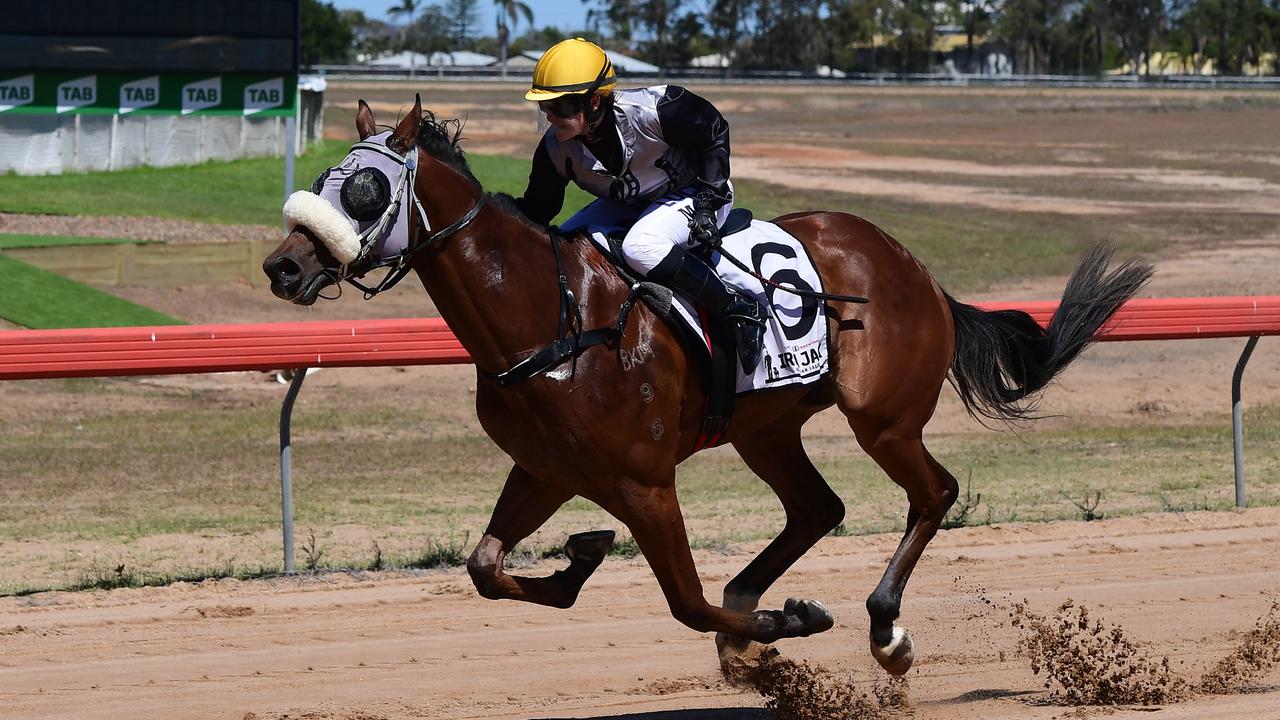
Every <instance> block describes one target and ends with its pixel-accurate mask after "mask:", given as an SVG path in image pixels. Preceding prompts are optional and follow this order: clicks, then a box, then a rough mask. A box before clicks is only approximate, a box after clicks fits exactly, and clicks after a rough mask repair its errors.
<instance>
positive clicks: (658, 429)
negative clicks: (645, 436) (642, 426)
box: [649, 418, 666, 440]
mask: <svg viewBox="0 0 1280 720" xmlns="http://www.w3.org/2000/svg"><path fill="white" fill-rule="evenodd" d="M665 431H666V428H664V427H662V418H654V420H653V424H652V425H650V426H649V432H651V433H653V439H654V440H661V439H662V433H663V432H665Z"/></svg>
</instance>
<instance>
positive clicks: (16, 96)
mask: <svg viewBox="0 0 1280 720" xmlns="http://www.w3.org/2000/svg"><path fill="white" fill-rule="evenodd" d="M297 86H298V79H297V77H296V76H292V75H265V74H261V73H257V74H255V73H223V74H217V73H172V74H167V73H159V74H157V73H92V74H86V73H84V72H83V71H82V72H74V73H59V72H35V73H30V72H28V73H22V74H15V73H8V74H7V73H5V72H4V71H0V113H13V114H31V115H61V114H64V113H69V114H76V113H79V114H85V115H125V114H134V115H193V114H195V115H245V116H268V117H272V116H281V117H291V116H293V115H294V109H295V108H294V99H295V96H296V95H297Z"/></svg>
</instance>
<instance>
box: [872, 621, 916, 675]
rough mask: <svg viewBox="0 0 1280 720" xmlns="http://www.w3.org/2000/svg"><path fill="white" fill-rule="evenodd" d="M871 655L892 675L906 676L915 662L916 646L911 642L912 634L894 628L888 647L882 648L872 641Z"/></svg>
mask: <svg viewBox="0 0 1280 720" xmlns="http://www.w3.org/2000/svg"><path fill="white" fill-rule="evenodd" d="M871 655H872V656H873V657H874V658H875V659H876V662H878V663H880V667H882V668H884V669H885V671H886V672H888V673H889V674H890V675H906V674H907V671H908V670H910V669H911V664H912V663H913V662H915V659H916V650H915V645H914V644H913V643H912V642H911V634H910V633H908V632H907V631H906V629H904V628H900V627H897V626H895V627H894V628H893V639H892V640H890V641H889V644H888V645H885V646H884V647H880V646H879V645H876V641H875V640H874V639H873V640H872V641H871Z"/></svg>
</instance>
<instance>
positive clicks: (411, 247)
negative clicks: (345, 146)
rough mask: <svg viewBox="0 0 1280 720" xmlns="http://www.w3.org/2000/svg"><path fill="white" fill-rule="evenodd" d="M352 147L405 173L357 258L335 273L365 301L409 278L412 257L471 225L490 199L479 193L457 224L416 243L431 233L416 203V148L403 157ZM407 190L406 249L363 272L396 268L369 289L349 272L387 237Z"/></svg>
mask: <svg viewBox="0 0 1280 720" xmlns="http://www.w3.org/2000/svg"><path fill="white" fill-rule="evenodd" d="M351 147H352V149H353V150H354V149H356V148H362V149H366V150H373V151H376V152H379V153H382V154H383V155H386V156H388V157H391V158H394V159H395V160H397V161H399V162H400V163H401V164H402V165H404V172H402V173H401V174H400V181H399V182H398V183H397V184H396V193H395V198H394V199H393V200H392V201H391V202H390V203H389V204H388V205H387V209H386V210H384V211H383V213H382V217H381V218H379V219H378V222H377V223H375V224H374V225H373V227H371V228H369V230H367V231H365V232H364V233H363V234H362V235H361V237H360V240H361V247H360V254H359V255H358V256H356V258H355V259H354V260H352V261H351V262H350V263H348V264H347V265H344V266H343V267H342V269H341V270H340V271H335V273H337V274H338V275H339V279H340V280H346V281H347V282H349V283H351V284H352V285H354V286H355V287H356V288H358V289H359V290H361V291H362V292H363V293H364V299H365V300H368V299H370V298H372V297H373V296H375V295H377V294H378V293H381V292H386V291H387V290H390V289H391V288H393V287H395V286H396V283H399V282H400V281H401V280H403V279H404V276H405V275H408V274H409V271H410V270H412V269H413V262H412V260H413V257H414V256H415V255H417V254H418V253H419V252H420V251H422V250H425V249H427V248H429V247H432V246H435V245H438V244H440V243H441V242H442V241H443V240H444V239H445V238H447V237H449V236H450V235H453V234H455V233H457V232H458V231H460V230H462V229H463V228H465V227H466V226H468V225H470V224H471V221H472V220H475V219H476V216H477V215H479V214H480V211H481V210H482V209H483V208H484V205H485V203H486V202H488V200H489V195H488V194H487V193H481V194H480V198H479V199H478V200H476V203H475V204H474V205H472V206H471V209H470V210H468V211H467V212H466V213H465V214H464V215H463V216H462V217H460V218H458V220H457V221H455V222H454V223H453V224H452V225H450V226H449V227H446V228H444V229H443V230H441V231H440V232H437V233H435V234H434V235H432V236H431V237H429V238H427V239H426V240H423V241H421V242H417V243H415V242H414V240H415V239H416V237H417V236H418V235H419V231H420V229H421V228H426V229H427V230H430V229H431V221H430V220H428V219H427V212H426V210H424V209H423V207H422V202H421V201H420V200H418V192H417V189H416V186H415V184H414V183H415V180H416V179H417V173H418V148H417V147H416V146H415V147H413V148H412V149H410V151H409V152H408V153H405V154H404V155H399V154H397V153H395V152H393V151H392V150H391V149H390V148H387V147H386V146H384V145H380V144H378V143H371V142H359V143H356V144H355V145H353V146H351ZM406 190H407V191H408V194H409V197H410V199H412V200H413V205H414V207H415V208H416V209H417V213H416V214H415V213H409V243H408V247H407V248H406V249H405V251H404V252H402V253H400V254H399V255H396V256H395V257H391V258H386V259H383V260H380V261H378V262H376V263H375V264H373V265H370V266H369V267H367V268H365V270H364V271H365V272H368V271H370V270H376V269H378V268H380V267H385V266H387V265H394V266H395V267H393V268H392V269H391V271H390V272H388V273H387V274H386V275H385V276H384V277H383V278H382V281H381V282H379V283H378V284H377V285H376V286H374V287H368V286H366V285H364V284H363V283H361V282H360V281H358V280H356V279H355V278H354V277H352V276H351V271H350V268H351V267H352V266H353V265H356V264H358V263H359V262H360V261H361V260H363V259H364V258H365V257H367V256H368V254H369V251H370V250H372V249H373V246H374V245H375V244H376V243H377V241H378V240H379V239H380V238H381V237H382V236H383V235H384V234H385V233H387V232H388V231H389V230H390V228H391V223H392V222H393V221H394V220H395V217H396V214H397V213H399V212H400V203H401V202H402V201H403V199H404V195H405V192H406ZM415 220H420V221H421V224H419V223H418V222H415Z"/></svg>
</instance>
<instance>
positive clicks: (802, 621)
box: [782, 598, 836, 637]
mask: <svg viewBox="0 0 1280 720" xmlns="http://www.w3.org/2000/svg"><path fill="white" fill-rule="evenodd" d="M782 614H783V615H785V616H786V618H787V625H791V624H792V618H795V621H794V622H796V623H798V632H795V633H788V635H789V636H790V637H808V636H810V635H814V634H816V633H820V632H824V631H826V630H830V629H831V628H832V627H833V626H834V625H835V624H836V621H835V618H833V617H831V612H830V611H828V610H827V608H826V606H824V605H823V604H822V603H820V602H818V601H817V600H801V599H800V598H788V599H787V602H786V604H785V605H783V606H782Z"/></svg>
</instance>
